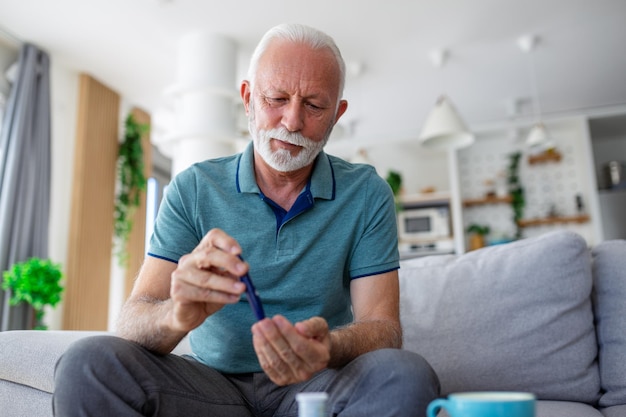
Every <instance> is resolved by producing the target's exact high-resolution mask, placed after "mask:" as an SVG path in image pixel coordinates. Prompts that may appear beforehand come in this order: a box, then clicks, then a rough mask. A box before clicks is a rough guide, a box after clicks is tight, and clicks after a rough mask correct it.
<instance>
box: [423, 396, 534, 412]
mask: <svg viewBox="0 0 626 417" xmlns="http://www.w3.org/2000/svg"><path fill="white" fill-rule="evenodd" d="M441 409H445V410H446V411H447V413H448V415H450V417H535V396H534V395H533V394H529V393H526V392H496V391H493V392H463V393H457V394H450V395H449V396H448V398H447V399H441V398H440V399H437V400H434V401H432V402H431V403H430V404H429V405H428V409H427V412H426V415H427V416H428V417H436V416H437V413H438V412H439V410H441Z"/></svg>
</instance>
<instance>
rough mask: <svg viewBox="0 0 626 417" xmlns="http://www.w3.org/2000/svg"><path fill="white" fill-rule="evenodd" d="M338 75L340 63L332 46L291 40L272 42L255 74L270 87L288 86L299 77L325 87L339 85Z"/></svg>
mask: <svg viewBox="0 0 626 417" xmlns="http://www.w3.org/2000/svg"><path fill="white" fill-rule="evenodd" d="M339 77H340V75H339V66H338V64H337V61H336V59H335V57H334V55H333V53H332V51H330V49H327V48H322V49H313V48H312V47H310V46H308V45H305V44H302V43H294V42H289V41H274V42H272V43H271V44H270V45H269V46H268V48H267V50H266V51H265V53H264V54H263V56H262V57H261V59H260V60H259V66H258V67H257V74H256V78H257V82H261V83H263V84H266V86H265V87H269V88H280V86H281V85H284V88H289V87H288V85H289V83H290V82H291V83H293V82H296V81H297V82H298V83H300V84H308V85H310V86H313V85H318V86H319V87H321V88H322V89H323V90H327V89H328V88H330V87H331V86H332V85H333V84H337V86H338V84H339Z"/></svg>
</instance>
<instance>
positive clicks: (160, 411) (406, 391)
mask: <svg viewBox="0 0 626 417" xmlns="http://www.w3.org/2000/svg"><path fill="white" fill-rule="evenodd" d="M303 391H325V392H327V393H328V395H329V400H328V404H327V411H328V413H329V415H332V416H342V417H365V416H374V417H385V416H425V415H426V407H427V405H428V403H429V402H430V401H432V400H433V399H435V398H436V397H437V396H438V394H439V381H438V379H437V376H436V375H435V373H434V372H433V370H432V368H431V367H430V366H429V365H428V363H427V362H426V361H425V360H424V359H423V358H422V357H421V356H419V355H417V354H415V353H412V352H409V351H405V350H399V349H383V350H378V351H374V352H370V353H368V354H365V355H362V356H360V357H358V358H357V359H355V360H354V361H352V362H351V363H349V364H348V365H346V366H345V367H343V368H341V369H327V370H323V371H321V372H319V373H317V374H316V375H315V376H314V377H313V378H312V379H311V380H309V381H306V382H303V383H299V384H294V385H289V386H286V387H280V386H277V385H276V384H274V383H273V382H272V381H270V380H269V378H267V376H266V375H265V374H264V373H251V374H222V373H220V372H217V371H215V370H214V369H212V368H210V367H208V366H206V365H204V364H202V363H200V362H198V361H196V360H194V359H192V358H190V357H184V356H177V355H165V356H162V355H156V354H153V353H151V352H149V351H148V350H146V349H144V348H142V347H141V346H139V345H137V344H135V343H132V342H129V341H126V340H124V339H121V338H117V337H112V336H96V337H90V338H85V339H82V340H79V341H78V342H76V343H75V344H73V345H72V346H71V347H70V348H69V349H68V351H67V352H66V353H65V354H64V355H63V356H62V357H61V359H60V360H59V362H58V363H57V366H56V370H55V390H54V396H53V409H54V413H55V415H56V416H61V417H70V416H83V417H85V416H116V417H123V416H185V417H201V416H211V417H266V416H274V417H296V416H297V415H298V406H297V403H296V401H295V396H296V394H297V393H299V392H303Z"/></svg>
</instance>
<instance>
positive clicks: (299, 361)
mask: <svg viewBox="0 0 626 417" xmlns="http://www.w3.org/2000/svg"><path fill="white" fill-rule="evenodd" d="M319 320H321V321H322V322H323V324H320V323H319ZM319 320H314V321H313V323H314V325H315V326H316V328H320V329H321V328H322V327H324V326H325V328H326V334H327V333H328V327H327V325H326V322H325V321H324V320H323V319H321V318H319ZM316 322H317V324H315V323H316ZM304 327H308V326H306V325H305V326H304ZM252 333H253V338H252V340H253V344H254V349H255V351H256V353H257V356H258V358H259V363H260V364H261V367H262V368H263V370H264V371H265V373H266V374H267V375H268V376H269V378H270V379H271V380H272V381H273V382H274V383H276V384H278V385H286V384H291V383H295V382H300V381H306V380H308V379H310V378H311V377H312V376H313V374H314V373H315V372H317V371H319V370H321V369H323V368H325V367H326V366H327V364H328V361H329V359H330V354H329V346H328V345H327V344H326V343H325V342H323V341H320V340H318V339H316V338H314V337H309V336H305V335H303V334H301V333H300V332H299V331H298V330H297V329H296V327H294V326H293V325H292V324H291V323H289V321H287V319H285V318H284V317H282V316H275V317H274V318H272V319H265V320H262V321H260V322H258V323H256V324H255V325H254V326H253V327H252ZM314 333H318V334H317V336H319V337H322V339H324V337H323V336H322V333H323V331H316V332H314Z"/></svg>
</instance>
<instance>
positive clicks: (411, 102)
mask: <svg viewBox="0 0 626 417" xmlns="http://www.w3.org/2000/svg"><path fill="white" fill-rule="evenodd" d="M282 22H301V23H305V24H309V25H311V26H315V27H317V28H320V29H322V30H324V31H326V32H327V33H329V34H330V35H331V36H333V37H334V38H335V40H336V42H337V43H338V45H339V47H340V48H341V50H342V52H343V55H344V58H345V59H346V61H347V62H348V64H349V66H350V67H351V68H359V69H360V71H351V72H350V74H349V76H348V80H347V85H346V91H345V97H346V98H347V99H348V101H349V103H350V107H349V109H348V113H346V116H345V120H344V123H345V126H348V127H349V129H348V130H349V132H348V134H347V135H346V136H347V137H348V139H349V140H350V141H352V142H353V143H356V142H354V141H357V142H358V141H363V142H364V143H366V142H367V141H368V140H371V139H372V138H376V140H380V139H389V140H393V139H398V138H408V137H411V136H417V134H418V131H419V129H420V127H421V125H422V123H423V121H424V119H425V117H426V114H427V113H428V111H429V110H430V108H431V107H432V105H433V104H434V102H435V100H436V98H437V96H439V94H440V93H442V92H446V93H447V94H448V95H449V96H450V97H451V98H452V101H453V102H454V103H455V105H456V107H457V108H458V110H459V111H460V113H461V114H462V115H463V118H464V119H465V121H466V122H467V123H468V124H469V125H470V127H472V128H479V127H480V126H485V125H489V124H490V123H496V122H498V123H501V122H502V121H507V120H511V119H518V120H519V118H524V117H529V115H530V114H531V113H532V111H533V106H532V105H530V104H531V103H532V100H531V97H533V95H532V90H533V89H532V82H531V74H532V68H534V72H535V75H536V86H537V91H538V92H539V103H540V105H541V110H542V112H543V114H544V115H546V116H550V115H560V114H569V113H578V112H587V111H588V110H592V109H595V110H597V109H600V110H601V109H607V108H614V107H620V106H625V105H626V53H624V50H625V46H624V43H625V42H626V24H625V22H626V1H624V0H594V1H589V0H471V1H470V0H438V1H425V0H386V1H375V0H318V1H315V2H304V1H297V0H263V1H260V0H228V1H220V2H217V1H208V0H88V1H85V0H55V1H50V0H20V1H16V0H0V28H1V29H2V30H3V31H4V32H7V33H9V34H10V35H13V36H14V37H16V38H18V39H21V40H23V41H28V42H32V43H35V44H37V45H39V46H40V47H41V48H43V49H45V50H47V51H48V52H49V53H50V54H51V56H52V59H53V60H55V63H56V64H58V65H63V66H65V67H68V68H70V69H73V70H76V71H79V72H87V73H90V74H91V75H93V76H94V77H96V78H97V79H99V80H100V81H102V82H104V83H105V84H107V85H108V86H109V87H111V88H113V89H115V90H117V91H118V92H120V93H121V94H122V95H123V96H124V97H125V98H126V99H127V100H128V101H129V102H131V103H133V104H135V105H138V106H141V107H143V108H144V109H146V110H147V111H149V112H151V113H153V114H158V113H159V112H163V111H168V109H169V108H171V103H169V102H168V99H167V98H166V96H165V94H164V91H165V90H166V89H167V88H168V87H169V86H171V85H172V84H174V83H175V78H176V57H177V47H178V42H179V40H180V38H181V37H182V36H184V35H186V34H189V33H191V32H196V31H207V32H214V33H218V34H222V35H226V36H228V37H231V38H233V39H234V40H235V41H236V43H237V45H238V48H239V55H240V57H243V58H242V59H241V60H240V61H241V62H246V61H247V57H248V56H249V54H250V52H251V50H252V49H253V48H254V46H255V44H256V42H257V41H258V39H259V38H260V36H261V35H262V34H263V33H264V32H265V31H266V30H267V29H268V28H269V27H271V26H274V25H275V24H278V23H282ZM526 34H534V35H537V36H538V37H539V38H540V42H539V44H538V45H537V47H536V48H535V50H534V52H533V53H532V54H531V55H529V54H524V53H522V52H521V50H520V49H519V47H518V44H517V40H518V39H519V37H520V36H522V35H526ZM437 48H447V49H448V50H449V59H448V61H447V64H446V65H445V66H444V67H443V68H439V69H437V68H435V67H434V66H433V64H432V62H431V60H430V58H429V55H430V53H431V52H432V51H433V50H435V49H437ZM241 66H242V67H243V66H244V65H241ZM238 71H239V73H240V74H243V73H244V72H245V68H240V69H239V70H238ZM239 78H240V77H239ZM233 91H234V92H236V91H237V86H233ZM516 103H517V104H516ZM344 140H345V139H344Z"/></svg>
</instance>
